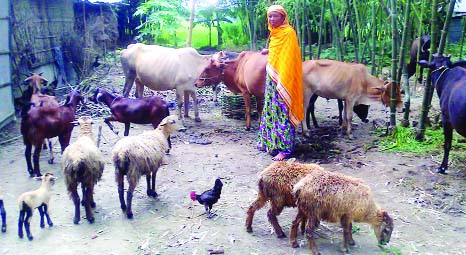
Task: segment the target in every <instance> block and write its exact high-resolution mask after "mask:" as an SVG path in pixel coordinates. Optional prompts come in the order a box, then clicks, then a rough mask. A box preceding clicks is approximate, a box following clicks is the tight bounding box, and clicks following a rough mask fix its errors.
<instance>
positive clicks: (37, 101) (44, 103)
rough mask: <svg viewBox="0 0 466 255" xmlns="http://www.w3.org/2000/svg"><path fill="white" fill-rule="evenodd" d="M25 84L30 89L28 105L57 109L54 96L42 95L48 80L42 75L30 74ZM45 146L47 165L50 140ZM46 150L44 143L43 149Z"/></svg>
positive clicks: (50, 157)
mask: <svg viewBox="0 0 466 255" xmlns="http://www.w3.org/2000/svg"><path fill="white" fill-rule="evenodd" d="M24 82H25V83H29V84H30V87H31V88H32V96H31V100H30V103H31V104H32V105H33V106H35V107H59V106H60V104H59V103H58V101H57V100H56V99H55V97H54V96H49V95H44V94H42V92H41V91H42V85H44V84H47V83H48V80H47V79H45V78H44V77H43V76H42V73H39V74H36V73H31V76H29V77H28V78H26V79H25V80H24ZM47 144H48V147H49V161H48V162H49V164H53V159H54V157H53V148H52V142H51V141H50V139H47ZM45 148H47V146H46V144H45V143H44V149H45Z"/></svg>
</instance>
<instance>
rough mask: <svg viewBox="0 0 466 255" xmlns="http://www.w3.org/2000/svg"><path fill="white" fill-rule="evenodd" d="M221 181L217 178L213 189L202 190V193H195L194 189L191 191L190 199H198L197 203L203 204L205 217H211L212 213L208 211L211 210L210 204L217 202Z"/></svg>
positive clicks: (220, 190)
mask: <svg viewBox="0 0 466 255" xmlns="http://www.w3.org/2000/svg"><path fill="white" fill-rule="evenodd" d="M222 187H223V183H222V181H220V179H219V178H217V179H216V180H215V185H214V188H213V189H209V190H207V191H204V192H202V194H200V195H197V194H196V192H195V191H191V200H193V201H196V200H197V201H198V202H199V204H201V205H204V207H205V211H206V213H207V218H209V219H210V218H212V216H213V215H214V214H213V213H211V212H210V210H212V206H213V205H214V204H215V203H217V201H218V199H219V198H220V194H221V193H222Z"/></svg>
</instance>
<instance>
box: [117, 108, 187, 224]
mask: <svg viewBox="0 0 466 255" xmlns="http://www.w3.org/2000/svg"><path fill="white" fill-rule="evenodd" d="M184 129H185V127H183V125H181V123H180V122H179V120H178V119H177V117H176V116H173V115H171V116H168V117H165V118H164V119H163V120H162V122H161V123H160V124H159V126H158V127H157V129H155V130H152V131H146V132H144V133H143V134H140V135H137V136H128V137H125V138H123V139H121V140H119V141H118V142H117V143H116V144H115V147H114V148H113V152H112V154H113V163H114V165H115V175H116V182H117V183H118V195H119V198H120V205H121V209H122V210H126V215H127V217H128V219H131V218H133V212H132V210H131V201H132V198H133V192H134V189H135V188H136V186H137V184H138V181H139V178H140V177H141V175H146V181H147V195H148V196H152V197H156V196H157V193H156V192H155V176H156V174H157V170H158V169H159V167H160V165H161V164H162V159H163V157H164V156H165V151H166V150H167V149H168V141H167V138H168V136H169V135H170V134H171V133H173V132H175V131H181V130H184ZM125 175H126V177H127V179H128V184H129V188H128V193H127V198H126V200H127V201H126V202H127V203H128V207H126V204H125V199H124V193H123V189H124V184H123V178H124V176H125ZM151 179H152V186H151Z"/></svg>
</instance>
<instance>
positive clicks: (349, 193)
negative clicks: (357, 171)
mask: <svg viewBox="0 0 466 255" xmlns="http://www.w3.org/2000/svg"><path fill="white" fill-rule="evenodd" d="M293 194H294V196H295V199H296V204H297V207H298V215H297V216H296V218H295V220H294V221H293V223H292V226H291V231H290V243H291V245H292V246H293V247H298V243H297V242H296V232H297V228H298V224H299V222H300V221H301V220H302V219H303V217H304V218H306V219H307V221H306V236H307V240H308V243H309V248H310V249H311V251H312V253H313V254H314V255H316V254H319V252H318V249H317V246H316V244H315V242H314V239H313V232H314V229H315V228H316V227H317V226H318V225H319V223H320V221H321V220H325V221H328V222H340V223H341V226H342V228H343V243H342V247H341V248H342V251H343V252H349V249H348V244H349V245H354V244H355V242H354V240H353V237H352V234H351V230H352V222H353V221H354V222H366V223H369V224H371V225H372V228H373V229H374V232H375V236H376V237H377V240H378V241H379V243H380V244H385V243H388V242H389V241H390V237H391V234H392V231H393V219H392V218H391V217H390V216H389V215H388V213H387V212H386V211H384V210H382V209H380V207H379V206H378V205H377V204H376V203H375V201H374V197H373V195H372V192H371V189H370V188H369V187H368V186H367V185H365V184H364V183H363V181H362V180H360V179H356V178H352V177H350V176H345V175H343V174H339V173H333V172H329V171H326V170H321V171H313V172H310V173H309V174H307V175H306V177H304V178H302V179H301V180H300V181H299V182H298V183H297V184H296V185H295V186H294V188H293Z"/></svg>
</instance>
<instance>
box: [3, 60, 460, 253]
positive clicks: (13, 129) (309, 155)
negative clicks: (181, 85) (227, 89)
mask: <svg viewBox="0 0 466 255" xmlns="http://www.w3.org/2000/svg"><path fill="white" fill-rule="evenodd" d="M123 78H124V77H123V76H122V73H121V71H120V70H119V69H118V68H116V69H115V70H113V71H111V72H110V74H109V75H108V76H107V77H105V78H104V79H101V80H99V81H98V84H94V85H97V86H101V85H102V86H104V85H105V84H109V83H113V84H123ZM120 91H121V88H120ZM200 93H201V92H200ZM169 94H170V93H169ZM171 94H172V93H171ZM419 95H421V93H419ZM169 96H170V95H169ZM200 99H201V100H200V102H201V103H200V109H201V115H200V117H201V119H202V122H201V123H196V122H194V121H193V119H185V120H184V125H185V126H186V127H187V128H188V130H187V131H186V132H184V133H178V134H176V135H175V136H173V138H172V143H173V149H172V150H171V152H170V154H169V155H168V156H167V160H166V162H167V164H166V165H163V166H162V167H161V168H160V169H159V172H158V174H157V184H156V190H157V192H158V194H159V196H158V197H157V198H155V199H154V198H150V197H148V196H147V195H146V193H145V186H146V185H145V181H144V179H142V180H141V182H140V183H139V186H138V187H137V189H136V192H135V196H134V199H133V212H134V219H133V220H128V219H127V218H126V216H125V214H124V213H123V212H122V211H121V209H120V205H119V201H118V193H117V185H116V183H115V180H114V167H113V165H112V161H111V150H112V147H113V145H114V144H115V143H116V142H117V141H118V139H120V138H121V136H116V135H115V134H113V133H112V132H111V131H110V130H109V128H108V127H107V126H106V125H105V124H104V123H103V122H102V118H99V119H97V121H96V124H95V125H94V131H95V133H97V127H98V126H99V125H102V126H103V129H102V132H103V133H102V144H101V147H100V148H101V150H102V152H103V155H104V157H105V160H106V166H105V171H104V175H103V178H102V180H101V182H99V183H98V185H97V187H96V188H95V200H96V203H97V208H96V210H95V217H96V221H95V223H94V224H89V223H88V222H87V221H86V220H85V219H84V218H83V219H82V220H81V223H80V224H79V225H74V224H73V204H72V202H71V200H70V199H69V197H68V194H67V193H66V189H65V185H64V178H63V174H62V171H61V168H60V160H61V156H60V154H59V151H60V148H59V144H58V142H57V141H56V139H54V151H55V152H56V153H57V155H56V160H55V163H54V164H52V165H49V164H47V157H48V153H46V152H42V154H41V162H40V163H41V167H42V172H46V171H50V172H52V173H54V174H55V175H56V176H58V178H59V179H58V181H57V183H56V185H55V186H54V188H53V196H52V201H51V206H50V207H51V208H50V210H51V217H52V220H53V222H54V226H53V227H51V228H49V227H46V228H45V229H40V227H39V214H38V213H37V212H35V213H34V216H33V218H32V223H31V231H32V234H33V235H34V240H33V241H28V240H27V239H19V238H18V236H17V217H18V206H17V204H16V200H17V198H18V196H19V195H20V194H21V193H22V192H25V191H28V190H33V189H36V188H37V187H38V186H39V185H40V183H39V182H37V181H33V180H32V179H30V178H29V175H28V173H27V171H26V163H25V159H24V156H23V154H24V146H23V144H22V140H21V139H20V138H18V139H16V140H13V141H12V142H9V143H4V144H2V146H1V147H0V165H1V166H3V167H2V168H1V170H0V188H1V190H2V191H3V193H4V202H5V208H6V211H7V224H8V230H7V232H6V233H0V254H60V255H65V254H115V255H116V254H209V250H223V251H224V254H310V251H309V250H308V248H307V242H306V240H305V238H304V237H303V236H302V235H299V236H298V238H299V241H300V248H296V249H293V248H291V246H290V245H289V243H288V240H287V239H277V238H276V237H275V235H274V233H273V231H272V228H271V226H270V224H269V223H268V221H267V217H266V212H267V210H268V209H267V207H266V208H264V209H262V210H260V211H258V212H257V213H256V216H255V218H254V223H253V230H254V232H253V233H252V234H250V233H247V232H246V231H245V227H244V223H245V216H246V210H247V208H248V207H249V204H250V203H251V202H252V201H253V200H254V199H255V196H256V194H257V192H256V190H257V184H256V181H257V173H258V172H259V171H261V170H262V169H263V168H264V167H266V166H267V165H269V164H270V163H272V160H271V157H270V156H269V155H267V154H265V153H262V152H259V151H258V150H256V148H255V145H256V140H257V139H256V136H257V127H258V123H257V120H254V121H253V128H252V131H245V130H244V121H243V120H235V119H229V118H226V117H224V115H223V114H222V112H221V110H220V107H219V106H217V105H216V104H214V103H213V102H212V101H210V96H200ZM167 100H169V101H171V100H173V96H172V95H171V97H169V98H167ZM421 100H422V99H421V98H420V97H418V98H415V99H414V100H413V104H414V105H415V106H414V108H413V115H415V116H417V114H416V112H417V111H419V105H420V101H421ZM433 104H434V107H435V106H436V105H437V102H434V103H433ZM316 112H317V118H318V121H319V123H320V125H321V127H320V128H317V129H316V128H313V129H312V131H311V132H312V135H311V138H309V139H305V138H303V137H302V136H299V139H300V140H299V143H300V145H299V146H298V148H297V151H296V153H295V154H294V155H293V156H294V157H295V158H296V159H297V161H299V162H312V163H319V164H321V165H322V166H323V167H324V168H326V169H328V170H330V171H337V172H340V173H344V174H348V175H351V176H355V177H358V178H361V179H363V180H364V181H365V182H366V183H367V184H368V185H369V186H370V187H371V188H372V189H373V192H374V193H375V197H376V200H377V201H378V203H379V204H380V205H381V206H382V207H384V208H385V209H386V210H387V211H388V212H389V213H390V215H391V216H392V217H393V218H394V224H395V228H394V231H393V234H392V239H391V242H390V244H389V245H388V246H387V247H385V249H383V250H382V249H381V248H379V247H378V246H377V241H376V238H375V236H374V234H373V231H372V230H371V228H370V227H369V226H368V225H367V224H364V223H356V224H354V225H353V226H355V227H354V230H355V233H354V239H355V241H356V246H355V247H354V248H353V249H352V253H353V254H361V255H362V254H367V255H369V254H436V255H438V254H449V255H450V254H466V170H465V169H464V165H463V164H454V165H452V166H450V169H449V170H448V173H449V174H448V175H438V174H436V173H435V170H436V168H437V166H438V164H439V162H440V160H441V153H440V152H439V154H436V155H433V156H430V155H429V156H423V157H419V156H413V155H404V154H398V153H389V152H381V151H380V150H379V148H378V147H377V140H378V139H379V138H378V136H377V135H375V134H374V133H373V132H372V131H373V126H374V125H373V121H375V122H380V121H381V122H382V123H383V122H384V121H385V120H387V119H388V114H387V112H386V109H384V108H383V107H382V106H381V105H378V103H376V104H374V105H373V106H371V109H370V113H369V119H370V122H369V123H362V122H361V121H360V120H359V119H356V118H355V119H354V120H353V123H354V125H353V130H354V137H355V138H354V139H353V140H349V139H348V138H347V137H345V136H342V135H340V134H339V132H338V119H337V118H336V116H337V110H336V101H335V100H331V101H327V100H325V99H319V100H318V101H317V105H316ZM172 113H173V114H174V113H175V111H174V110H172ZM190 115H191V116H193V113H192V111H191V112H190ZM401 117H402V115H401V113H398V116H397V119H401ZM115 125H116V127H117V128H118V129H119V130H120V133H122V131H123V125H122V124H119V123H117V124H115ZM78 129H79V128H76V129H75V131H74V132H73V138H72V141H74V140H75V139H76V135H77V134H78ZM149 129H151V127H150V126H148V125H132V129H131V131H130V135H135V134H139V133H141V132H142V131H143V130H149ZM3 132H7V133H8V135H9V136H10V137H17V136H18V135H19V119H18V121H17V122H16V123H14V124H12V125H10V126H8V127H7V129H4V130H3ZM216 177H221V178H223V179H222V180H223V182H224V187H223V191H222V196H221V199H220V200H219V202H218V203H217V204H216V205H214V211H215V213H216V214H217V216H215V217H214V218H212V219H207V217H206V215H205V214H203V212H204V207H203V206H202V205H200V204H198V203H197V202H193V201H191V200H190V199H189V192H190V191H192V190H196V191H198V192H202V191H204V190H207V189H210V188H211V187H212V186H213V183H214V180H215V178H216ZM126 187H127V185H126ZM295 213H296V211H295V209H290V208H288V209H285V210H284V211H283V213H282V214H281V215H280V216H279V217H278V218H279V222H280V224H281V225H282V227H283V228H284V231H285V232H288V231H289V228H290V223H291V220H292V219H293V218H294V216H295ZM81 215H82V216H83V217H84V210H83V209H81ZM317 235H318V238H317V244H318V246H319V248H320V251H321V253H322V254H341V252H340V251H339V245H340V243H341V240H342V232H341V229H340V227H339V225H337V224H329V223H325V222H323V223H322V224H321V226H320V228H319V229H318V231H317Z"/></svg>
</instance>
